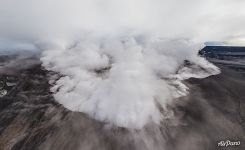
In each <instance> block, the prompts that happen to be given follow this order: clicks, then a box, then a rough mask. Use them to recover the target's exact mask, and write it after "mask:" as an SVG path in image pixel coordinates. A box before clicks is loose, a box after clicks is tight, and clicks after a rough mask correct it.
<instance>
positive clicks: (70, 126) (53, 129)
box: [0, 63, 245, 150]
mask: <svg viewBox="0 0 245 150" xmlns="http://www.w3.org/2000/svg"><path fill="white" fill-rule="evenodd" d="M218 66H219V67H220V68H221V69H222V73H221V74H219V75H217V76H212V77H208V78H206V79H190V80H188V81H187V84H188V85H189V87H190V94H189V95H188V96H186V97H184V98H181V99H179V100H176V101H175V102H174V103H175V105H173V106H172V109H173V110H174V115H175V117H174V119H166V121H164V122H163V124H162V126H161V127H160V128H158V127H147V128H146V129H144V131H143V132H141V131H128V130H126V129H118V128H113V129H111V128H107V126H106V125H104V124H103V123H99V122H97V121H95V120H93V119H90V118H88V117H87V116H85V115H84V114H82V113H76V112H70V111H68V110H66V109H65V108H63V107H62V106H61V105H59V104H57V103H56V102H55V101H54V98H53V97H52V96H51V93H50V92H49V88H50V85H49V83H48V77H49V73H47V71H45V70H43V69H42V67H41V66H40V65H39V64H35V65H32V66H30V67H29V68H23V69H21V70H19V69H18V71H17V72H16V71H13V69H14V68H11V69H12V71H9V72H11V74H6V73H5V74H4V75H3V74H2V75H1V76H0V80H1V82H0V85H1V88H2V90H6V91H7V94H6V95H4V94H2V95H4V96H2V97H1V98H0V150H10V149H12V150H35V149H41V150H80V149H82V150H87V149H93V150H98V149H99V150H117V149H125V150H133V149H137V150H144V149H150V150H154V149H167V150H216V149H217V150H218V149H227V150H230V149H234V150H244V149H245V133H244V131H245V122H244V121H245V91H244V89H245V69H244V68H242V67H241V66H240V67H236V66H234V65H227V64H222V63H219V64H218ZM11 69H8V70H11ZM1 70H3V68H2V69H1ZM221 140H230V141H241V145H240V146H233V147H218V146H217V144H218V142H219V141H221Z"/></svg>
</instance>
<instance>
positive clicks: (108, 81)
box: [0, 0, 245, 128]
mask: <svg viewBox="0 0 245 150" xmlns="http://www.w3.org/2000/svg"><path fill="white" fill-rule="evenodd" d="M244 6H245V2H244V1H243V0H233V1H231V0H216V1H213V0H186V1H178V0H104V1H99V0H70V1H65V0H52V1H49V0H37V1H33V0H23V1H13V0H2V1H1V5H0V12H1V13H0V24H1V28H0V33H1V34H0V46H1V47H0V49H1V50H2V49H6V48H7V49H8V50H10V49H11V48H12V49H16V48H21V49H25V48H28V49H31V50H42V51H43V57H42V58H41V60H42V62H43V66H44V67H46V69H48V70H51V71H55V72H57V73H59V74H61V75H62V77H61V78H58V79H56V80H55V81H54V82H52V81H51V82H52V83H53V88H52V89H51V91H52V92H53V93H54V96H55V98H56V100H57V101H58V102H59V103H61V104H63V105H64V106H65V107H66V108H68V109H70V110H73V111H81V112H84V113H86V114H88V115H89V116H91V117H93V118H95V119H98V120H100V121H104V122H107V123H111V124H114V125H117V126H121V127H127V128H142V127H144V126H145V125H146V124H148V123H155V124H159V123H160V122H161V121H163V118H165V117H169V116H168V115H166V113H165V112H164V111H167V108H166V106H167V104H170V103H171V100H172V99H174V98H178V97H180V96H184V95H186V94H187V93H188V88H187V87H186V86H185V85H184V84H183V83H182V80H185V79H188V78H190V77H195V78H204V77H207V76H209V75H214V74H217V73H219V69H218V68H217V67H215V66H214V65H212V64H210V63H209V62H207V61H206V60H205V59H204V58H201V57H199V56H197V51H198V50H199V49H201V48H202V47H203V45H202V43H204V42H206V41H236V40H237V41H240V40H239V39H241V38H243V37H244V34H245V30H244V25H245V19H244V18H245V10H244ZM6 41H8V42H9V41H10V43H13V44H11V45H12V47H11V46H9V45H6V44H1V43H6ZM8 42H7V43H8ZM15 43H18V45H16V44H15ZM20 43H24V44H20Z"/></svg>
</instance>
